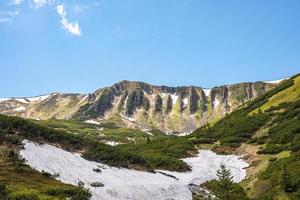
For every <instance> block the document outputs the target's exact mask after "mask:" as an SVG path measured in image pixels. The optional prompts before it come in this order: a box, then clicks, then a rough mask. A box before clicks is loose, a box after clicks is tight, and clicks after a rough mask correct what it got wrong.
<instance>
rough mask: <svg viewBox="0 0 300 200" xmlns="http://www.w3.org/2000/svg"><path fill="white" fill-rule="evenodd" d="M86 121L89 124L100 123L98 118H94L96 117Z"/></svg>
mask: <svg viewBox="0 0 300 200" xmlns="http://www.w3.org/2000/svg"><path fill="white" fill-rule="evenodd" d="M84 122H85V123H88V124H98V125H99V124H100V122H97V121H96V120H94V119H89V120H86V121H84Z"/></svg>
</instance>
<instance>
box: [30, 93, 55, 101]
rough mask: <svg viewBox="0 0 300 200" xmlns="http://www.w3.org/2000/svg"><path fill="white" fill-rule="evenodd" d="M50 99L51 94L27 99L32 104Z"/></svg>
mask: <svg viewBox="0 0 300 200" xmlns="http://www.w3.org/2000/svg"><path fill="white" fill-rule="evenodd" d="M48 97H50V94H47V95H41V96H36V97H26V99H27V100H28V101H30V102H34V101H44V100H46V99H47V98H48Z"/></svg>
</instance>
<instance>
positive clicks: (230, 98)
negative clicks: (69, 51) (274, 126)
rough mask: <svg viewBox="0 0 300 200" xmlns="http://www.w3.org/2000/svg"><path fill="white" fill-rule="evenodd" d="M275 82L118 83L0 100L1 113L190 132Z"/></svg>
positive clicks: (268, 88) (233, 108) (256, 95)
mask: <svg viewBox="0 0 300 200" xmlns="http://www.w3.org/2000/svg"><path fill="white" fill-rule="evenodd" d="M277 84H278V82H276V81H275V82H262V81H259V82H253V83H251V82H245V83H238V84H233V85H224V86H218V87H214V88H211V89H204V88H201V87H196V86H190V87H167V86H154V85H150V84H147V83H143V82H135V81H121V82H119V83H116V84H114V85H112V86H111V87H106V88H102V89H99V90H97V91H95V92H94V93H91V94H88V95H83V94H64V93H52V94H49V95H43V96H38V97H31V98H8V99H0V113H2V114H6V115H14V116H20V117H24V118H32V119H38V120H46V119H52V118H55V119H75V120H81V121H87V120H88V121H90V122H94V123H107V122H113V123H115V124H118V125H120V126H123V127H130V128H138V129H141V130H151V129H159V130H161V131H163V132H167V133H189V132H191V131H193V130H195V129H196V128H198V127H201V126H203V125H205V124H207V123H212V122H215V121H216V120H218V119H220V118H222V117H223V116H225V115H226V114H228V113H231V112H232V111H234V110H235V109H236V108H237V107H238V106H240V105H242V104H244V103H245V102H247V101H249V100H251V99H254V98H257V97H259V96H260V95H262V94H264V93H265V92H266V91H268V90H270V89H272V88H274V87H275V86H276V85H277Z"/></svg>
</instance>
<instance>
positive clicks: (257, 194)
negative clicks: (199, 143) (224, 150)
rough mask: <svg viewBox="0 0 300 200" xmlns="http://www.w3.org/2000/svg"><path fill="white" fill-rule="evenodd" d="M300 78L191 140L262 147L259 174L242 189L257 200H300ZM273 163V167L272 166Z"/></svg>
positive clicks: (199, 130) (286, 83)
mask: <svg viewBox="0 0 300 200" xmlns="http://www.w3.org/2000/svg"><path fill="white" fill-rule="evenodd" d="M299 80H300V76H299V75H297V76H294V77H293V78H291V79H290V80H287V81H284V82H283V83H282V84H280V85H279V86H278V87H276V88H275V89H273V90H271V91H269V92H267V93H266V94H265V95H263V96H261V97H259V98H258V99H256V100H254V101H251V102H249V103H247V104H246V105H244V106H243V107H242V108H241V109H239V110H237V111H235V112H233V113H232V114H231V115H228V116H226V117H225V118H224V119H222V120H220V121H219V122H217V123H216V124H214V125H213V126H210V127H205V128H200V129H198V130H196V131H195V133H194V134H193V135H191V136H190V137H197V138H200V139H201V138H202V140H203V139H205V138H210V139H212V140H219V141H220V144H221V145H225V146H231V147H238V146H240V144H241V143H246V142H247V143H252V145H254V146H258V147H259V148H260V150H259V151H258V153H260V155H259V154H258V155H257V156H258V158H259V162H257V163H255V164H256V165H257V166H256V167H257V168H258V170H257V173H256V174H254V175H253V176H252V177H250V179H248V180H246V181H244V182H243V183H242V185H243V186H244V187H245V188H246V189H247V190H248V194H249V195H250V196H251V197H252V198H255V199H268V200H273V199H274V200H275V199H278V200H284V199H287V200H289V199H290V200H296V199H300V178H299V177H300V170H298V169H300V162H299V160H300V155H299V154H300V152H299V150H300V114H299V113H300V90H299V88H300V87H299ZM271 163H272V164H271Z"/></svg>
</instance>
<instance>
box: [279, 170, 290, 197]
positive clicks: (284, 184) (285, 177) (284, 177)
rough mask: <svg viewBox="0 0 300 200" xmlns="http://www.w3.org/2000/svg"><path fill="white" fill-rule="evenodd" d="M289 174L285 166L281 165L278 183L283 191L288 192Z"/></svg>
mask: <svg viewBox="0 0 300 200" xmlns="http://www.w3.org/2000/svg"><path fill="white" fill-rule="evenodd" d="M289 177H290V175H289V173H288V171H287V170H286V168H285V167H284V166H283V167H282V169H281V175H280V185H281V189H282V190H283V191H284V192H289V190H290V188H289V182H288V181H289V179H290V178H289Z"/></svg>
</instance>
